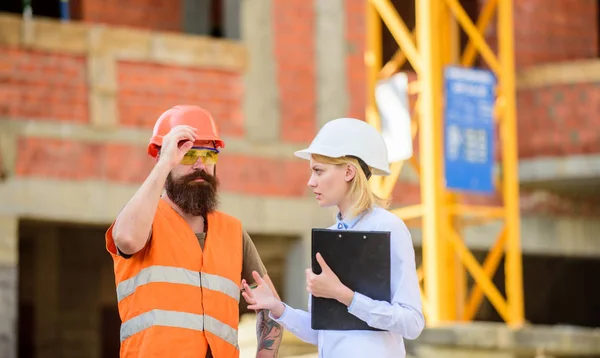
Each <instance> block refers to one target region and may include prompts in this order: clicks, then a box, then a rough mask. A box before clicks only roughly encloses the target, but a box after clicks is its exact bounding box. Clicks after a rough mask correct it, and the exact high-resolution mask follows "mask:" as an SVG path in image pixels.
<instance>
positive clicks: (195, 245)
mask: <svg viewBox="0 0 600 358" xmlns="http://www.w3.org/2000/svg"><path fill="white" fill-rule="evenodd" d="M224 147H225V143H224V142H223V140H222V139H221V138H220V136H219V132H218V129H217V125H216V123H215V121H214V120H213V117H212V116H211V114H210V113H209V112H208V111H206V110H205V109H203V108H201V107H198V106H192V105H180V106H175V107H173V108H171V109H169V110H167V111H166V112H164V113H163V114H162V115H161V116H160V117H159V118H158V120H157V122H156V124H155V126H154V130H153V136H152V138H151V139H150V143H149V145H148V154H150V156H152V157H154V158H156V164H155V166H154V168H153V169H152V171H151V173H150V174H149V175H148V177H147V179H146V180H145V181H144V183H143V184H142V185H141V187H140V188H139V189H138V191H137V192H136V193H135V195H134V196H133V197H132V198H131V199H130V200H129V202H128V203H127V204H126V205H125V207H124V208H123V209H122V210H121V212H120V213H119V215H118V216H117V218H116V220H115V221H114V222H113V223H112V225H111V226H110V228H109V229H108V230H107V232H106V248H107V250H108V252H109V253H110V255H111V257H112V258H113V261H114V273H115V283H116V289H117V301H118V308H119V315H120V317H121V321H122V324H121V349H120V355H121V357H215V358H238V357H239V347H238V324H239V300H240V287H241V286H242V283H246V282H248V283H250V282H253V281H254V280H253V278H252V272H253V271H256V272H258V273H259V274H260V275H261V276H264V278H265V280H266V281H267V282H268V284H269V285H270V286H271V288H272V289H273V290H274V287H273V284H272V282H271V280H270V279H269V276H268V275H267V273H266V269H265V267H264V265H263V263H262V260H261V259H260V256H259V255H258V252H257V250H256V247H255V246H254V244H253V242H252V239H251V238H250V236H249V235H248V233H247V232H246V231H245V230H244V229H243V228H242V224H241V222H240V221H239V220H238V219H236V218H234V217H232V216H230V215H227V214H225V213H223V212H221V211H219V210H217V206H218V199H217V193H218V186H219V180H218V178H217V176H216V164H217V161H218V157H219V154H220V150H221V148H224ZM282 333H283V332H282V328H281V326H279V325H278V324H277V323H276V322H274V321H272V320H271V319H270V318H269V316H268V313H267V312H266V311H261V312H259V313H258V317H257V339H258V351H257V354H256V356H257V357H276V356H277V351H278V349H279V345H280V343H281V338H282Z"/></svg>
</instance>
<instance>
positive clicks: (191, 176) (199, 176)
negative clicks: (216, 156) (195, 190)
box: [179, 170, 215, 183]
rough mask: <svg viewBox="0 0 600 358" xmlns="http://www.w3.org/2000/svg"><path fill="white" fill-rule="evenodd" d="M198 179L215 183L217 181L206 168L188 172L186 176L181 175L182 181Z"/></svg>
mask: <svg viewBox="0 0 600 358" xmlns="http://www.w3.org/2000/svg"><path fill="white" fill-rule="evenodd" d="M196 179H202V180H204V181H205V182H208V183H213V182H214V181H215V178H214V177H213V176H212V175H210V174H208V173H207V172H205V171H204V170H197V171H195V172H192V173H190V174H186V175H185V176H183V177H181V178H180V179H179V180H180V181H181V182H184V183H187V182H190V181H193V180H196Z"/></svg>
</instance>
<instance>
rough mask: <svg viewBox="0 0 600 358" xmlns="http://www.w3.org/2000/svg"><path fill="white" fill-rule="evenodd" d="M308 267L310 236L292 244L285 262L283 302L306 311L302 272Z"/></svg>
mask: <svg viewBox="0 0 600 358" xmlns="http://www.w3.org/2000/svg"><path fill="white" fill-rule="evenodd" d="M309 267H310V235H309V236H308V239H307V238H306V237H304V238H300V239H298V240H296V241H294V242H293V243H292V245H291V246H290V248H289V250H288V254H287V258H286V260H285V279H284V282H285V287H284V294H285V298H286V299H285V301H286V303H287V304H288V305H290V306H292V307H294V308H300V309H304V310H306V309H308V292H307V291H306V275H305V273H304V271H305V270H306V269H307V268H309Z"/></svg>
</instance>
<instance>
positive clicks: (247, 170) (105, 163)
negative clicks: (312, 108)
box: [15, 138, 309, 197]
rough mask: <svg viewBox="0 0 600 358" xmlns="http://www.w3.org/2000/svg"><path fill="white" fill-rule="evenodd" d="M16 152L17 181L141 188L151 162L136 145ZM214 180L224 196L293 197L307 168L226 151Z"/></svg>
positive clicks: (58, 145)
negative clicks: (93, 182) (90, 182)
mask: <svg viewBox="0 0 600 358" xmlns="http://www.w3.org/2000/svg"><path fill="white" fill-rule="evenodd" d="M17 153H18V154H17V155H18V157H17V160H16V163H17V164H16V168H15V173H16V175H17V176H18V177H38V178H52V179H60V180H76V181H81V180H102V181H106V182H114V183H124V184H141V183H142V182H143V181H144V180H145V179H146V176H147V175H148V174H149V173H150V171H151V170H152V167H153V166H154V163H155V160H154V159H153V158H151V157H149V156H148V155H147V154H146V150H145V148H143V147H140V146H134V145H128V144H116V143H97V144H95V143H86V142H79V141H72V140H68V139H45V138H20V139H19V141H18V151H17ZM217 176H218V177H219V179H220V181H221V190H223V191H226V192H231V193H242V194H248V195H265V196H284V197H297V196H302V195H304V194H305V193H306V190H307V189H306V188H307V186H306V183H307V181H308V178H309V170H308V163H307V162H306V161H303V160H299V159H294V158H293V157H292V156H291V155H290V158H289V159H274V158H259V157H252V156H247V155H241V154H227V153H226V152H225V153H224V154H223V155H222V156H221V157H220V158H219V164H218V166H217Z"/></svg>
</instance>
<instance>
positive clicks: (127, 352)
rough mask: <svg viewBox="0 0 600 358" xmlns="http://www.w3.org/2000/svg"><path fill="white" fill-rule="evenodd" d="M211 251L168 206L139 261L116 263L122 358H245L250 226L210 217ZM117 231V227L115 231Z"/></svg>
mask: <svg viewBox="0 0 600 358" xmlns="http://www.w3.org/2000/svg"><path fill="white" fill-rule="evenodd" d="M207 221H208V232H207V236H206V237H207V240H206V242H205V244H204V250H202V249H201V248H200V245H199V243H198V239H197V238H196V235H195V234H194V232H192V230H191V228H190V226H189V225H188V224H187V222H186V221H185V220H184V219H183V218H182V217H181V216H180V215H179V214H178V213H177V212H176V211H175V210H174V209H173V208H172V207H171V206H170V205H169V204H168V203H167V202H166V201H164V200H162V199H161V200H160V201H159V205H158V208H157V211H156V215H155V217H154V222H153V223H152V238H151V239H150V241H148V243H147V244H146V246H145V247H144V248H143V249H142V250H141V251H140V252H138V253H136V254H135V255H134V256H132V257H131V258H129V259H125V258H123V257H121V256H119V255H117V254H116V247H115V244H114V241H113V237H112V225H111V227H110V228H109V229H108V231H107V232H106V243H107V249H108V251H109V252H110V253H111V255H112V257H113V261H114V272H115V283H116V286H117V300H118V308H119V315H120V317H121V321H122V325H121V357H144V358H145V357H195V358H203V357H205V356H206V352H207V350H208V347H209V345H210V349H211V351H212V354H213V356H214V357H218V358H231V357H235V358H238V357H239V347H238V324H239V300H240V284H241V272H242V257H243V255H242V249H243V248H242V225H241V223H240V221H239V220H237V219H236V218H234V217H232V216H229V215H227V214H224V213H222V212H214V213H211V214H209V215H208V216H207ZM113 225H114V223H113Z"/></svg>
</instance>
